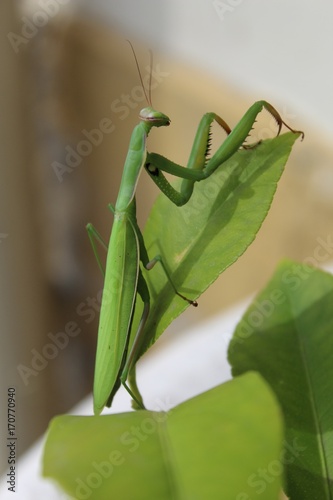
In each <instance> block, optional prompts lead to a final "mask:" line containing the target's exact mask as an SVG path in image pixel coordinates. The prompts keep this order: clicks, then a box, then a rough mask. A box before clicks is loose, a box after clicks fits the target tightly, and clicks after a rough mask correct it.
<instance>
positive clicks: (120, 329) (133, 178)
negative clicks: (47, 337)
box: [87, 46, 304, 415]
mask: <svg viewBox="0 0 333 500" xmlns="http://www.w3.org/2000/svg"><path fill="white" fill-rule="evenodd" d="M131 48H132V51H133V54H134V58H135V62H136V66H137V69H138V72H139V76H140V81H141V85H142V88H143V90H144V92H145V96H146V99H147V103H148V106H147V107H145V108H143V109H142V110H141V111H140V114H139V119H140V123H139V124H138V125H136V127H135V128H134V130H133V132H132V136H131V139H130V143H129V148H128V153H127V157H126V160H125V164H124V168H123V174H122V179H121V183H120V188H119V193H118V197H117V200H116V204H115V206H112V205H109V208H110V210H111V211H112V212H113V214H114V223H113V227H112V232H111V236H110V241H109V245H108V246H107V260H106V270H105V277H104V288H103V296H102V303H101V311H100V320H99V330H98V340H97V352H96V364H95V376H94V389H93V396H94V413H95V414H96V415H98V414H100V413H101V412H102V410H103V408H104V407H105V406H108V407H110V406H111V404H112V401H113V398H114V396H115V394H116V392H117V391H118V389H119V387H120V385H121V384H122V385H123V386H124V387H125V388H126V390H127V391H128V393H129V394H130V395H131V397H132V399H133V403H134V407H135V408H137V409H140V408H142V409H144V404H143V400H142V397H141V395H140V392H139V390H138V387H137V385H136V380H135V364H136V361H137V359H138V357H139V355H140V349H141V347H142V343H143V340H144V338H145V334H146V332H145V324H146V321H147V318H148V316H149V310H150V295H149V289H148V286H147V283H146V281H145V279H144V277H143V274H142V270H141V267H140V266H143V267H144V268H145V269H146V270H151V269H152V268H153V267H154V265H155V264H156V263H157V262H158V263H160V265H161V266H162V268H163V270H164V272H165V274H166V277H167V278H168V280H169V282H170V284H171V285H172V287H173V289H174V291H175V294H177V295H178V296H180V297H181V298H182V299H183V300H185V301H187V302H188V303H189V304H192V305H193V306H196V305H197V302H196V300H195V299H193V300H191V299H189V298H187V297H185V296H183V295H182V294H181V293H179V291H177V290H176V288H175V286H174V285H173V283H172V280H171V277H170V276H169V274H168V271H167V269H166V267H165V265H164V263H163V260H162V258H161V257H160V256H159V255H157V256H155V257H154V258H153V259H151V260H150V259H149V257H148V253H147V250H146V247H145V243H144V239H143V235H142V233H141V231H140V228H139V226H138V223H137V219H136V202H135V191H136V186H137V183H138V180H139V176H140V173H141V171H142V170H143V169H144V170H146V172H147V173H148V174H149V176H150V177H151V179H152V180H153V181H154V182H155V184H156V185H157V186H158V188H159V189H160V190H161V191H162V193H164V194H165V196H167V197H168V198H169V200H170V201H171V202H172V203H174V204H175V205H177V206H182V205H184V204H186V203H187V202H188V201H189V199H190V198H191V195H192V192H193V188H194V185H195V183H196V182H199V181H203V180H205V179H207V178H208V177H209V176H210V175H211V174H212V173H213V172H215V170H216V169H217V168H219V167H221V165H223V163H224V162H225V161H226V160H228V159H229V158H230V157H231V156H232V155H234V154H235V153H236V152H237V151H238V150H239V149H240V148H242V147H243V148H249V147H255V146H256V145H257V144H258V143H255V144H252V145H248V146H245V145H244V142H245V140H246V138H247V137H248V135H249V133H250V131H251V129H252V127H253V124H254V122H255V120H256V117H257V115H258V114H259V113H260V112H261V111H262V110H263V109H266V110H267V111H268V112H269V113H270V114H271V115H272V116H273V117H274V119H275V120H276V123H277V127H278V131H277V135H279V133H280V131H281V128H282V125H285V126H286V127H287V128H288V129H289V130H290V131H291V132H293V133H300V134H301V135H302V137H303V136H304V134H303V133H302V132H300V131H297V130H294V129H292V128H291V127H290V126H289V125H287V124H286V123H285V122H284V121H283V120H282V118H281V116H280V114H279V113H278V112H277V110H276V109H275V108H274V107H273V106H272V105H271V104H269V103H268V102H266V101H263V100H262V101H257V102H255V103H254V104H253V105H252V106H251V107H250V108H249V109H248V111H247V112H246V113H245V115H244V116H243V118H242V119H241V120H240V121H239V123H238V124H237V125H236V126H235V128H234V129H233V130H231V129H230V127H229V126H228V125H227V123H226V122H225V121H224V120H223V119H222V118H221V117H220V116H218V115H217V114H216V113H213V112H210V113H206V114H205V115H204V116H203V117H202V119H201V121H200V123H199V126H198V129H197V133H196V136H195V139H194V142H193V146H192V150H191V153H190V157H189V160H188V163H187V166H186V167H183V166H181V165H178V164H176V163H174V162H172V161H170V160H168V159H167V158H165V157H163V156H161V155H159V154H157V153H149V152H148V151H147V147H146V142H147V137H148V135H149V132H150V130H151V129H152V128H153V127H166V126H169V125H170V119H169V117H168V116H167V115H165V114H163V113H161V112H160V111H157V110H155V109H154V108H153V106H152V104H151V95H150V92H151V88H150V86H149V95H147V93H146V91H145V89H144V85H143V81H142V76H141V73H140V69H139V65H138V61H137V58H136V55H135V53H134V49H133V47H132V46H131ZM151 64H152V58H151ZM214 121H215V122H217V123H218V124H219V125H220V126H221V127H222V128H223V129H224V131H225V132H226V134H227V137H226V139H225V141H224V142H223V143H222V145H221V146H220V147H219V148H218V149H217V151H216V152H215V154H214V155H213V156H211V157H210V158H209V157H208V155H209V146H210V129H211V126H212V124H213V122H214ZM163 172H165V173H169V174H173V175H174V176H176V177H180V178H181V179H182V182H181V185H180V190H179V191H177V190H175V189H174V188H173V187H172V185H171V184H170V183H169V181H168V180H167V179H166V177H165V176H164V174H163ZM87 230H88V234H89V236H90V239H91V242H92V245H93V249H94V253H95V255H96V258H97V261H98V263H99V265H100V267H102V266H101V262H100V259H99V257H98V255H97V251H96V248H95V244H94V242H95V240H96V239H97V240H98V241H100V242H102V244H104V243H103V240H102V238H101V236H100V235H99V233H98V232H97V231H96V230H95V229H94V228H93V226H92V225H91V224H88V225H87ZM104 245H105V244H104ZM105 246H106V245H105ZM103 273H104V271H103ZM137 294H139V295H140V297H141V299H142V302H143V312H142V316H141V320H140V323H139V326H138V328H137V331H136V334H135V338H134V341H133V344H132V346H131V348H130V349H129V339H130V335H131V328H132V320H133V315H134V309H135V304H136V297H137Z"/></svg>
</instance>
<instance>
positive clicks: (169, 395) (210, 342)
mask: <svg viewBox="0 0 333 500" xmlns="http://www.w3.org/2000/svg"><path fill="white" fill-rule="evenodd" d="M249 301H250V300H249ZM249 301H247V302H249ZM246 305H247V304H245V303H243V304H241V305H239V306H237V307H235V308H234V309H232V310H230V311H229V312H227V313H226V314H223V315H221V316H220V317H216V318H214V319H212V320H211V321H209V322H207V323H206V324H205V325H202V324H201V325H200V326H199V327H198V328H197V329H194V330H193V329H191V332H190V331H188V332H185V333H182V335H181V336H179V337H174V339H173V341H172V342H169V343H168V344H166V345H165V346H164V347H163V349H160V350H158V351H157V352H155V353H154V354H153V355H152V354H150V352H149V353H148V354H147V356H145V357H144V358H143V360H142V362H140V363H139V365H138V370H137V372H138V383H139V386H140V389H141V390H142V393H143V394H144V396H145V404H146V406H147V408H149V409H151V410H157V411H158V410H167V409H169V408H171V407H173V406H175V405H177V404H178V403H180V402H182V401H184V400H186V399H188V398H191V397H193V396H195V395H197V394H199V393H201V392H204V391H205V390H208V389H210V388H212V387H214V386H216V385H218V384H220V383H222V382H224V381H226V380H228V379H229V378H230V369H229V365H228V362H227V360H226V351H227V346H228V342H229V340H230V338H231V334H232V332H233V330H234V327H235V325H236V324H237V322H238V320H239V319H240V317H241V315H242V313H243V311H244V310H245V308H246ZM185 359H186V360H187V363H184V360H185ZM170 367H173V369H170ZM203 373H204V374H205V376H204V378H203ZM166 375H167V376H166ZM130 410H131V406H130V398H129V396H128V394H127V393H126V391H125V390H124V389H123V388H121V389H120V390H119V392H118V393H117V395H116V397H115V400H114V404H113V406H112V410H111V409H110V410H107V411H105V413H119V412H125V411H130ZM69 413H70V414H71V415H91V414H92V398H91V397H90V398H87V399H85V400H84V401H82V403H81V404H80V405H78V406H77V407H75V408H74V409H73V410H72V411H70V412H69ZM42 449H43V440H39V441H38V442H37V443H36V444H35V445H34V446H33V447H32V448H31V449H30V450H29V451H28V452H27V453H26V454H25V455H24V456H23V457H22V459H21V460H20V461H19V463H18V464H17V469H16V470H17V491H16V493H15V494H13V493H11V492H9V491H8V490H7V486H8V485H7V484H6V479H4V478H1V480H0V498H1V500H9V499H13V498H14V499H15V500H36V499H47V500H62V499H66V498H68V497H67V496H64V494H63V493H62V492H61V491H60V490H59V489H58V488H57V487H56V486H55V485H53V484H52V483H51V482H50V481H47V480H44V479H42V477H41V474H40V471H41V457H42Z"/></svg>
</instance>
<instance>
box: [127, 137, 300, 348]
mask: <svg viewBox="0 0 333 500" xmlns="http://www.w3.org/2000/svg"><path fill="white" fill-rule="evenodd" d="M298 137H299V135H298V134H292V133H288V134H284V135H282V136H279V137H276V138H275V139H270V140H266V141H263V142H262V143H261V144H260V145H259V146H257V147H255V148H253V149H245V150H244V149H243V150H239V151H238V152H237V153H236V154H235V155H233V156H232V158H230V159H229V160H228V161H227V162H225V163H224V164H223V166H222V167H220V168H219V169H218V170H217V171H216V172H215V173H214V174H213V175H211V177H209V178H208V179H205V180H204V181H202V182H199V183H196V185H195V187H194V193H193V195H192V197H191V199H190V201H189V202H188V203H187V204H186V205H184V206H183V207H176V206H175V205H174V204H173V203H172V202H171V201H170V200H169V199H168V198H167V197H166V196H165V195H164V194H161V195H160V196H159V197H158V198H157V201H156V202H155V204H154V206H153V208H152V211H151V213H150V216H149V219H148V222H147V225H146V228H145V231H144V239H145V244H146V247H147V250H148V254H149V256H150V258H153V257H154V256H155V255H161V256H162V257H163V260H164V262H165V264H166V266H167V268H168V270H169V273H170V275H171V277H172V280H173V283H174V284H175V286H176V288H177V290H178V291H179V292H181V293H182V294H184V295H186V296H187V297H188V298H190V299H196V298H197V297H198V296H199V295H201V294H202V293H203V292H204V291H205V290H206V289H207V288H208V287H209V285H211V283H212V282H213V281H215V280H216V279H217V277H218V276H219V275H220V274H221V273H222V272H223V271H224V270H225V269H227V267H229V266H230V265H231V264H232V263H233V262H235V261H236V260H237V259H238V258H239V257H240V256H241V255H242V254H243V253H244V252H245V250H246V249H247V247H248V246H249V245H250V244H251V243H252V241H253V240H254V238H255V236H256V234H257V232H258V231H259V229H260V226H261V224H262V222H263V221H264V219H265V217H266V215H267V212H268V210H269V207H270V205H271V203H272V199H273V196H274V193H275V190H276V187H277V182H278V181H279V179H280V177H281V175H282V172H283V169H284V165H285V163H286V162H287V159H288V156H289V154H290V152H291V148H292V146H293V144H294V142H295V141H296V140H297V138H298ZM179 184H180V182H178V186H179ZM145 277H146V280H147V282H148V284H149V288H150V291H151V298H152V304H151V310H150V314H149V318H148V321H147V324H146V326H145V331H146V332H149V334H147V335H146V340H145V344H144V346H143V348H142V352H141V353H143V352H145V350H146V349H147V348H148V347H149V345H151V344H153V343H154V342H155V341H156V340H157V339H158V337H159V336H160V335H161V334H162V333H163V331H164V330H165V329H166V328H167V326H168V325H169V324H170V323H171V322H172V321H173V320H174V319H175V318H176V317H177V316H178V315H179V314H180V313H181V312H183V311H184V309H186V308H187V307H188V304H187V302H185V301H184V300H182V299H180V298H179V297H177V296H175V293H174V290H173V289H172V287H171V286H170V283H169V282H168V281H167V280H166V277H165V274H164V272H163V270H162V269H161V266H159V265H156V266H155V267H154V269H153V270H152V271H150V272H145ZM138 302H140V301H138ZM193 314H195V311H193ZM140 315H141V308H140V307H137V310H136V315H135V320H134V323H133V325H134V328H133V329H132V332H133V333H134V332H136V327H137V325H138V322H139V319H140ZM132 341H133V338H132Z"/></svg>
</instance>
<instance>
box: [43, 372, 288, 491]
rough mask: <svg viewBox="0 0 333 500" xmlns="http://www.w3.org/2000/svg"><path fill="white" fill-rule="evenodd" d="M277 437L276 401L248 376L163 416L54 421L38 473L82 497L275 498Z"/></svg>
mask: <svg viewBox="0 0 333 500" xmlns="http://www.w3.org/2000/svg"><path fill="white" fill-rule="evenodd" d="M282 434H283V432H282V424H281V418H280V410H279V408H278V406H277V403H276V401H275V398H274V397H273V396H272V393H271V391H270V390H269V388H268V386H267V385H266V383H265V382H264V381H263V380H262V379H261V377H259V376H258V375H257V374H255V373H249V374H247V375H245V376H243V377H239V378H237V379H235V380H232V381H230V382H227V383H226V384H224V385H221V386H218V387H216V388H215V389H212V390H210V391H208V392H206V393H204V394H201V395H199V396H197V397H196V398H193V399H191V400H189V401H187V402H185V403H183V404H181V405H179V406H177V407H176V408H174V409H173V410H171V411H170V412H168V413H163V412H152V411H146V410H143V411H138V412H131V413H124V414H118V415H105V416H101V417H76V416H60V417H56V418H55V419H53V421H52V422H51V424H50V427H49V432H48V436H47V441H46V445H45V450H44V470H43V474H44V476H46V477H50V478H53V479H55V480H56V481H57V482H58V483H59V484H60V485H61V486H62V487H63V488H64V489H65V491H67V492H68V493H69V494H71V495H72V496H74V497H75V498H77V499H80V500H81V499H86V498H89V499H91V500H100V499H103V500H105V499H106V498H115V499H122V500H150V499H152V500H157V499H158V500H170V499H173V500H189V499H200V500H201V499H206V498H207V499H209V500H215V499H216V500H221V499H226V500H227V499H228V500H229V499H230V500H231V499H235V500H248V499H250V498H251V499H254V498H258V499H260V500H274V499H276V500H277V499H278V493H279V491H280V489H281V460H280V458H281V457H280V454H281V451H282ZM263 470H265V471H266V476H267V475H268V479H267V477H266V479H265V478H264V477H262V471H263ZM267 471H268V472H267Z"/></svg>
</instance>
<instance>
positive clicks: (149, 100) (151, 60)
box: [127, 40, 153, 107]
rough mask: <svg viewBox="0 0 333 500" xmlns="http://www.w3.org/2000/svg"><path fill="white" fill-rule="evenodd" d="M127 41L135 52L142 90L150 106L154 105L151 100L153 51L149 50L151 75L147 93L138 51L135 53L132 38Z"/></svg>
mask: <svg viewBox="0 0 333 500" xmlns="http://www.w3.org/2000/svg"><path fill="white" fill-rule="evenodd" d="M127 42H128V43H129V44H130V47H131V49H132V52H133V56H134V60H135V64H136V67H137V70H138V73H139V78H140V82H141V86H142V90H143V92H144V94H145V97H146V100H147V103H148V104H149V106H151V107H152V106H153V105H152V102H151V79H152V68H153V53H152V51H151V50H149V63H150V75H149V87H148V94H147V92H146V89H145V86H144V84H143V79H142V74H141V70H140V66H139V63H138V58H137V57H136V53H135V50H134V47H133V45H132V43H131V42H130V40H127Z"/></svg>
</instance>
